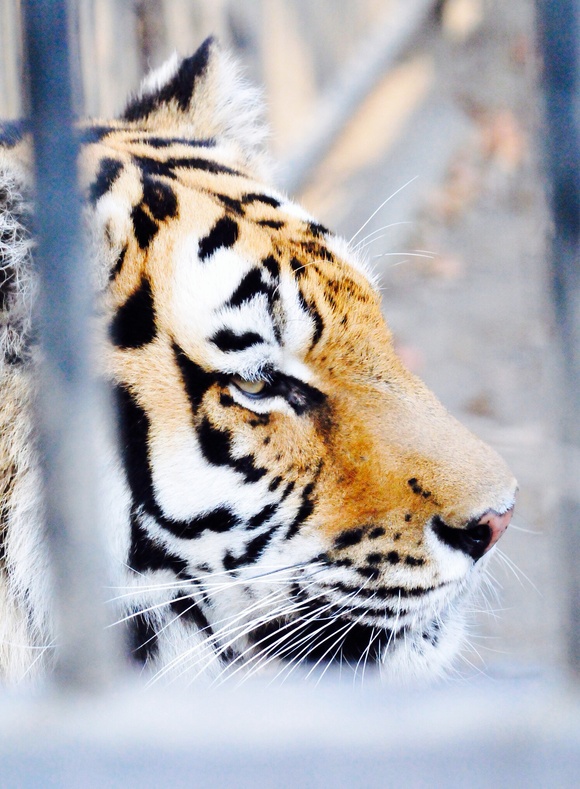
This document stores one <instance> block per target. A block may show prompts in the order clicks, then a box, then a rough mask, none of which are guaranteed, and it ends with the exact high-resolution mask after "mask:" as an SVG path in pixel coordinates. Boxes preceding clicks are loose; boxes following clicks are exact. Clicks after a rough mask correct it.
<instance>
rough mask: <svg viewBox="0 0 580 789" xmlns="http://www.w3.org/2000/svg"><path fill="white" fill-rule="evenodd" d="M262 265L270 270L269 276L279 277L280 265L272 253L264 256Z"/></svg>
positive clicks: (276, 278)
mask: <svg viewBox="0 0 580 789" xmlns="http://www.w3.org/2000/svg"><path fill="white" fill-rule="evenodd" d="M262 265H263V266H264V268H265V269H266V270H267V271H269V272H270V276H271V277H272V278H273V279H275V280H278V279H280V265H279V263H278V261H277V260H276V258H275V257H274V256H273V255H268V257H267V258H264V259H263V260H262Z"/></svg>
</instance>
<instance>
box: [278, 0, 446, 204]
mask: <svg viewBox="0 0 580 789" xmlns="http://www.w3.org/2000/svg"><path fill="white" fill-rule="evenodd" d="M436 5H437V0H413V1H412V2H411V1H410V0H408V2H405V3H401V7H400V8H398V9H397V11H396V13H393V11H392V9H389V13H388V14H387V16H386V20H385V22H384V24H383V25H382V26H381V27H380V28H379V30H378V31H377V32H376V33H375V35H374V36H373V37H372V39H371V40H370V41H365V42H364V43H363V45H362V46H361V47H360V49H359V51H358V53H357V55H356V56H355V57H353V58H352V60H351V61H350V62H349V63H348V64H347V67H346V69H345V70H344V72H343V74H342V77H341V78H340V79H339V81H338V83H337V85H336V87H335V88H334V90H332V91H331V92H330V93H329V95H328V96H327V97H326V100H325V101H324V102H322V106H321V108H320V111H319V112H318V113H317V115H316V118H315V120H314V123H313V124H312V127H311V129H310V130H309V132H308V133H305V134H304V135H303V138H304V139H306V140H308V143H307V144H306V145H305V146H303V147H302V148H300V149H299V150H297V151H295V152H294V153H293V154H290V155H289V156H288V157H287V158H286V161H285V162H282V166H281V167H280V181H281V183H282V185H283V186H284V188H285V189H287V190H288V191H289V192H291V193H292V192H296V191H298V190H299V189H300V188H302V187H303V186H305V185H306V183H307V181H308V178H309V177H310V175H311V174H312V171H313V169H314V167H315V165H316V164H318V162H320V161H321V160H322V159H323V158H324V155H325V154H326V153H327V152H328V149H329V148H330V146H331V145H332V144H333V142H334V141H335V140H336V138H337V137H338V135H339V134H340V132H341V131H342V129H343V128H344V127H345V125H346V124H347V122H348V121H349V119H350V118H351V116H352V115H353V114H354V112H355V111H356V109H357V108H358V107H359V105H360V104H361V102H362V101H363V100H364V99H365V98H366V96H367V95H368V94H369V93H370V91H371V90H372V89H373V88H374V86H375V85H376V84H377V82H378V80H379V79H380V78H381V77H382V76H383V75H384V74H386V72H387V71H388V69H389V68H391V66H392V65H393V64H394V63H395V61H396V60H397V58H399V57H400V56H401V55H402V53H403V52H404V51H405V49H406V48H407V47H408V46H409V44H410V42H411V41H412V40H413V37H414V36H415V35H417V33H418V32H419V30H420V29H421V27H422V26H423V25H424V24H425V21H426V20H427V18H428V16H429V14H430V13H432V11H433V10H434V8H435V6H436Z"/></svg>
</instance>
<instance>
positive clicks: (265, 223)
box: [258, 219, 285, 230]
mask: <svg viewBox="0 0 580 789" xmlns="http://www.w3.org/2000/svg"><path fill="white" fill-rule="evenodd" d="M258 224H259V225H261V226H262V227H271V228H272V229H273V230H280V228H282V227H284V224H285V223H284V222H280V221H276V220H274V219H260V220H259V222H258Z"/></svg>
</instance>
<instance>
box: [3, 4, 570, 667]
mask: <svg viewBox="0 0 580 789" xmlns="http://www.w3.org/2000/svg"><path fill="white" fill-rule="evenodd" d="M533 10H534V9H533V4H532V3H531V2H530V0H510V2H505V0H447V2H444V3H433V2H423V3H421V2H419V3H406V2H398V1H397V0H356V2H355V1H354V0H316V2H312V0H244V2H239V0H237V1H236V0H134V1H133V0H125V1H123V0H81V2H80V3H78V5H77V13H76V18H75V28H76V30H75V31H74V35H73V39H72V40H73V42H74V57H75V58H76V63H77V72H78V74H79V75H80V79H79V84H78V96H77V101H78V105H79V106H78V111H79V114H81V115H90V116H96V117H98V116H100V117H111V116H112V115H114V114H115V113H118V112H120V110H122V108H123V106H124V104H125V101H126V98H127V96H128V94H129V93H130V92H131V91H134V90H135V89H136V87H137V86H138V85H139V81H140V78H141V77H142V76H143V74H144V73H146V71H147V70H148V69H149V68H152V67H156V66H158V65H160V64H161V63H162V62H163V61H164V59H165V58H167V57H168V56H169V55H170V54H171V53H172V52H173V51H174V50H177V51H178V52H179V53H181V54H183V55H186V54H188V53H191V52H192V51H194V50H195V48H196V47H197V46H198V45H199V43H200V42H201V41H202V40H203V39H204V38H205V36H207V35H209V34H210V33H215V34H216V35H217V36H219V38H220V39H221V41H222V42H223V43H224V45H225V46H226V47H231V48H233V49H234V50H235V51H236V52H237V54H238V56H239V58H240V60H241V62H242V63H243V65H244V68H245V71H246V73H247V75H248V76H249V77H250V78H251V79H252V80H253V81H254V82H255V83H257V84H258V85H261V86H263V87H264V93H265V99H266V102H267V107H268V115H269V120H270V124H271V127H272V135H271V148H272V152H273V154H274V158H275V160H276V162H277V163H278V165H279V168H278V171H277V181H278V184H279V185H281V186H282V187H288V188H289V189H290V190H291V191H292V192H293V193H294V194H295V195H296V197H297V198H298V199H299V200H300V201H301V202H302V203H303V204H305V206H306V207H307V208H308V209H309V210H310V211H311V212H312V213H313V214H314V215H315V216H316V217H317V218H318V219H320V221H322V222H324V223H325V224H327V225H328V226H330V227H331V228H333V229H334V230H336V231H337V232H338V233H340V234H342V235H344V236H345V237H346V238H351V236H353V235H354V234H355V233H357V232H358V231H359V228H360V227H361V226H362V225H363V224H364V223H365V222H366V221H367V220H369V219H370V217H371V215H372V214H373V213H374V212H375V211H376V210H377V209H378V208H379V206H380V205H381V203H383V201H385V200H387V198H389V197H390V198H391V199H390V200H388V202H387V203H386V204H385V205H384V206H383V207H382V208H381V209H380V210H378V211H377V213H376V215H375V216H374V217H373V218H372V219H371V220H370V222H369V223H368V224H367V225H366V226H365V227H364V230H362V231H361V232H360V233H359V234H358V235H357V236H356V239H355V241H356V243H360V244H361V245H362V246H364V248H365V251H366V254H367V255H368V257H369V259H370V260H371V262H372V263H373V265H374V266H375V268H376V270H377V271H378V272H379V274H380V278H381V285H382V289H383V298H384V310H385V315H386V317H387V319H388V321H389V323H390V325H391V327H392V329H393V331H394V333H395V336H396V339H397V344H398V348H399V352H400V354H401V355H402V356H403V358H404V359H405V361H406V362H407V364H408V365H409V366H410V367H411V368H412V369H413V370H414V371H415V372H417V373H418V374H419V375H420V376H421V377H422V378H424V379H425V381H426V382H427V383H428V385H429V386H430V387H431V388H432V389H433V390H434V391H435V392H436V393H437V395H438V396H439V397H440V399H441V400H442V401H443V402H444V404H445V405H446V406H447V407H448V408H449V409H450V410H451V411H452V413H453V414H455V415H456V416H457V417H458V418H459V419H460V420H461V421H463V422H465V423H467V424H468V426H469V427H470V428H472V429H473V430H474V431H475V432H476V433H477V434H478V435H480V436H481V437H482V438H483V439H485V440H486V441H488V442H489V443H490V444H492V445H493V446H494V447H495V448H496V449H498V450H499V451H500V452H501V453H502V454H503V455H504V456H505V458H506V459H507V460H508V461H509V463H510V464H511V466H512V468H513V469H514V472H515V474H516V476H517V478H518V480H519V483H520V494H519V499H518V505H517V510H516V517H515V520H514V525H513V527H512V528H510V529H509V532H508V534H507V535H506V537H505V539H504V540H503V541H502V546H501V550H502V552H503V553H504V554H505V558H498V559H497V560H496V562H495V566H494V568H493V575H494V578H495V582H496V584H497V590H498V596H497V599H496V598H495V597H494V596H493V595H491V594H488V602H487V604H485V605H482V607H483V608H484V609H486V608H489V611H487V612H486V613H483V614H481V615H480V616H479V619H480V622H479V623H478V624H477V626H476V627H475V628H474V637H473V652H472V653H471V654H468V655H466V658H467V659H468V660H469V661H470V662H472V663H473V664H474V665H475V666H477V670H483V671H502V672H504V671H507V672H516V673H518V674H519V673H521V672H528V671H532V672H533V671H536V670H538V669H539V668H540V667H541V668H542V669H546V668H548V669H550V668H553V667H554V666H558V665H559V664H560V663H561V661H562V658H563V654H564V648H563V642H562V638H563V633H562V628H563V625H564V624H565V621H563V619H564V618H565V615H566V612H565V606H563V600H562V596H563V595H564V594H565V589H564V587H563V576H562V567H561V559H560V554H559V546H558V535H557V529H556V521H557V518H556V514H557V503H558V473H557V470H556V469H557V461H558V446H557V440H556V432H555V431H556V422H555V419H556V418H557V415H558V407H557V397H558V392H557V389H556V387H555V380H554V372H555V368H554V362H555V359H554V357H555V348H554V347H553V345H554V341H553V337H552V334H553V332H552V322H553V321H552V313H551V308H550V288H549V269H548V262H547V249H548V248H547V243H548V242H547V239H548V232H547V231H548V229H549V226H548V222H549V220H548V212H547V206H546V201H545V198H544V181H543V175H542V172H541V161H540V155H539V145H540V136H539V131H540V125H539V124H540V120H541V115H540V101H539V99H540V97H539V87H538V76H539V75H538V57H537V55H536V47H535V33H534V19H533ZM0 13H1V19H0V37H1V42H0V45H1V52H2V57H1V59H0V117H4V118H16V117H19V116H20V114H21V111H22V100H21V95H22V94H21V90H20V84H21V70H22V46H21V43H20V39H19V36H18V30H19V22H18V20H19V2H18V0H2V4H1V12H0ZM321 132H322V135H321ZM317 141H318V142H319V143H320V144H319V145H318V149H317V146H316V145H315V146H314V148H315V150H312V143H313V142H314V143H316V142H317ZM464 668H466V670H467V673H469V666H465V667H464Z"/></svg>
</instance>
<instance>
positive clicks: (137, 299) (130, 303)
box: [110, 277, 156, 348]
mask: <svg viewBox="0 0 580 789" xmlns="http://www.w3.org/2000/svg"><path fill="white" fill-rule="evenodd" d="M110 333H111V339H112V341H113V343H114V344H115V345H116V346H117V348H141V347H143V346H144V345H147V344H148V343H150V342H151V341H152V340H153V339H154V338H155V333H156V328H155V308H154V304H153V293H152V292H151V283H150V282H149V280H148V279H147V278H146V277H143V279H142V280H141V283H140V285H139V287H138V288H137V290H136V291H135V292H134V293H132V294H131V296H129V298H128V299H127V301H126V302H125V303H124V304H123V305H122V306H121V307H119V309H118V310H117V312H116V314H115V317H114V318H113V321H112V323H111V331H110Z"/></svg>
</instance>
